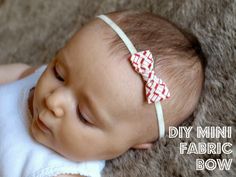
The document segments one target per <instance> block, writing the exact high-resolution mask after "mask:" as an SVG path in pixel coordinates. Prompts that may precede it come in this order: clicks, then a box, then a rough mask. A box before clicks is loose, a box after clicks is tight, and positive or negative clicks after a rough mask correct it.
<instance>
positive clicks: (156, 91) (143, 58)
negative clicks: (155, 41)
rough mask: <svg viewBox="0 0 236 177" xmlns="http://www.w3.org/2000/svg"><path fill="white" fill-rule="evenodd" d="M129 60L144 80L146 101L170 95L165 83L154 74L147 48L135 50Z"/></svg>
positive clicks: (152, 62) (155, 100)
mask: <svg viewBox="0 0 236 177" xmlns="http://www.w3.org/2000/svg"><path fill="white" fill-rule="evenodd" d="M130 61H131V63H132V65H133V67H134V69H135V71H137V72H138V73H139V74H141V75H142V77H143V80H144V81H145V82H146V85H145V90H146V98H147V101H148V103H149V104H150V103H154V102H158V101H161V100H164V99H166V98H169V97H170V92H169V89H168V88H167V86H166V84H165V83H164V82H163V81H162V80H161V79H160V78H158V77H157V76H156V75H155V72H154V70H153V66H154V60H153V57H152V53H151V52H150V51H149V50H145V51H141V52H137V53H135V54H133V55H131V57H130Z"/></svg>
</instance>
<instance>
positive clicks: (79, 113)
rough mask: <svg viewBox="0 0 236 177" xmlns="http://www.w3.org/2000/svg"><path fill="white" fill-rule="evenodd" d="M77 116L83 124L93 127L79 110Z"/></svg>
mask: <svg viewBox="0 0 236 177" xmlns="http://www.w3.org/2000/svg"><path fill="white" fill-rule="evenodd" d="M77 115H78V117H79V119H80V120H81V122H83V123H84V124H87V125H91V123H90V122H89V121H88V120H87V119H86V118H84V116H83V115H82V114H81V112H80V110H79V108H77Z"/></svg>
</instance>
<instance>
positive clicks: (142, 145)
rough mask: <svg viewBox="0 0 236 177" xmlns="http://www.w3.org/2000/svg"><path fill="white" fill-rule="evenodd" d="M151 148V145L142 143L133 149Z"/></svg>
mask: <svg viewBox="0 0 236 177" xmlns="http://www.w3.org/2000/svg"><path fill="white" fill-rule="evenodd" d="M152 146H153V144H152V143H143V144H137V145H135V146H133V147H132V148H133V149H150V148H151V147H152Z"/></svg>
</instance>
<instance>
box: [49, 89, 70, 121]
mask: <svg viewBox="0 0 236 177" xmlns="http://www.w3.org/2000/svg"><path fill="white" fill-rule="evenodd" d="M68 99H70V98H69V94H68V92H67V91H66V90H65V89H60V88H58V89H56V90H54V91H53V92H52V93H50V94H49V95H48V96H47V97H46V98H45V104H46V107H47V108H48V109H49V110H50V111H51V112H52V113H53V114H54V116H55V117H58V118H60V117H63V116H64V115H65V114H66V112H67V111H69V109H68V107H69V106H70V102H69V100H68Z"/></svg>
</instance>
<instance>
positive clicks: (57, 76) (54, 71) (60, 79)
mask: <svg viewBox="0 0 236 177" xmlns="http://www.w3.org/2000/svg"><path fill="white" fill-rule="evenodd" d="M53 73H54V76H55V77H56V78H57V79H58V80H59V81H62V82H64V79H63V78H62V77H61V76H60V74H59V73H58V72H57V69H56V65H54V66H53Z"/></svg>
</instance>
